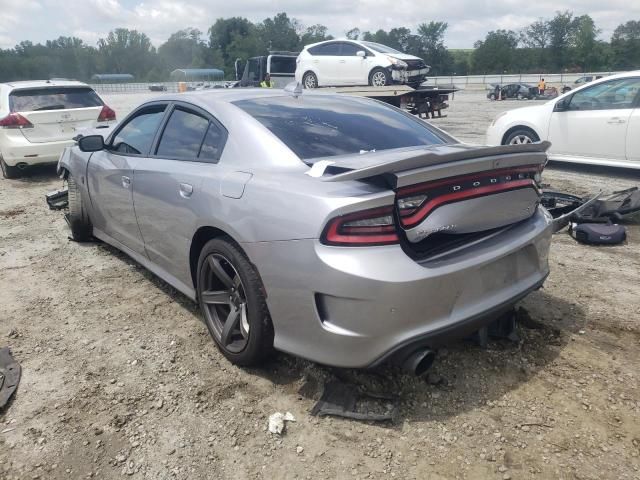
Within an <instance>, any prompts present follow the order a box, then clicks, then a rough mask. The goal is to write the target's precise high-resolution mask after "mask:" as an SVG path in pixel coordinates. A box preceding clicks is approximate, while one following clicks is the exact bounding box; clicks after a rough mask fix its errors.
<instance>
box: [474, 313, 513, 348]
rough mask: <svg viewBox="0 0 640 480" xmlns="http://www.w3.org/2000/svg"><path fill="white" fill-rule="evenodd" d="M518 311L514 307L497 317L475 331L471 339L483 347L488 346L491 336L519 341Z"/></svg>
mask: <svg viewBox="0 0 640 480" xmlns="http://www.w3.org/2000/svg"><path fill="white" fill-rule="evenodd" d="M517 316H518V315H517V313H516V311H515V310H514V309H512V310H509V311H508V312H507V313H504V314H503V315H501V316H500V317H498V318H496V319H495V320H494V321H493V322H491V323H490V324H488V325H486V326H484V327H482V328H480V329H479V330H478V331H477V332H476V333H474V334H473V335H472V336H471V337H469V340H471V341H472V342H475V343H477V344H478V345H479V346H480V347H481V348H487V346H488V344H489V338H503V339H507V340H510V341H512V342H515V343H517V342H519V341H520V337H518V331H517V328H516V324H517V322H516V319H517Z"/></svg>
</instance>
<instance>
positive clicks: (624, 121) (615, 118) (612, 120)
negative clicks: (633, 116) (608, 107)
mask: <svg viewBox="0 0 640 480" xmlns="http://www.w3.org/2000/svg"><path fill="white" fill-rule="evenodd" d="M626 122H627V121H626V120H624V119H623V118H619V117H613V118H610V119H609V120H607V123H613V124H616V123H626Z"/></svg>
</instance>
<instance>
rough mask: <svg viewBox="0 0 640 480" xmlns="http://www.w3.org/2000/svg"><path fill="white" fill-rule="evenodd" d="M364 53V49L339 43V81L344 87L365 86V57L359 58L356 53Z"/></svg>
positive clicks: (366, 72)
mask: <svg viewBox="0 0 640 480" xmlns="http://www.w3.org/2000/svg"><path fill="white" fill-rule="evenodd" d="M360 50H362V51H365V49H364V48H362V47H360V46H359V45H356V44H355V43H351V42H341V43H340V60H339V61H338V64H339V67H340V80H341V81H342V83H343V84H345V85H367V84H368V83H369V79H368V78H367V74H368V70H367V71H365V68H366V66H367V61H366V57H359V56H358V51H360Z"/></svg>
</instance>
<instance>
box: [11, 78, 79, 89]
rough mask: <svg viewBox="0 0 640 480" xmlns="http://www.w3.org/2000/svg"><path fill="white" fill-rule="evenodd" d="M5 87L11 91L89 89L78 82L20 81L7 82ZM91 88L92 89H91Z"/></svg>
mask: <svg viewBox="0 0 640 480" xmlns="http://www.w3.org/2000/svg"><path fill="white" fill-rule="evenodd" d="M3 85H5V86H7V87H8V88H9V89H10V90H13V89H18V88H46V87H89V85H87V84H86V83H83V82H78V81H77V80H62V79H60V80H20V81H16V82H5V83H4V84H3ZM89 88H90V87H89Z"/></svg>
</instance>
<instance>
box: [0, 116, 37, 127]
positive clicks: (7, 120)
mask: <svg viewBox="0 0 640 480" xmlns="http://www.w3.org/2000/svg"><path fill="white" fill-rule="evenodd" d="M0 128H33V124H32V123H31V122H30V121H29V120H27V119H26V118H24V117H23V116H22V115H20V114H19V113H10V114H9V115H7V116H6V117H4V118H3V119H0Z"/></svg>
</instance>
